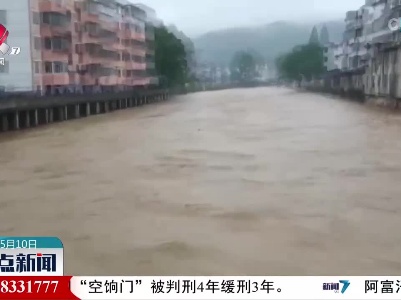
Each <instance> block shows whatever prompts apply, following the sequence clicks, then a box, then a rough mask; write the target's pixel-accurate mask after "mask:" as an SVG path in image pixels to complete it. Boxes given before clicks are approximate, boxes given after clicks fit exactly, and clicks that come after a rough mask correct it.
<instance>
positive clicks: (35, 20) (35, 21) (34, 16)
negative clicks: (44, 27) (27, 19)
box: [32, 12, 40, 25]
mask: <svg viewBox="0 0 401 300" xmlns="http://www.w3.org/2000/svg"><path fill="white" fill-rule="evenodd" d="M32 22H33V24H35V25H39V24H40V14H39V13H38V12H33V13H32Z"/></svg>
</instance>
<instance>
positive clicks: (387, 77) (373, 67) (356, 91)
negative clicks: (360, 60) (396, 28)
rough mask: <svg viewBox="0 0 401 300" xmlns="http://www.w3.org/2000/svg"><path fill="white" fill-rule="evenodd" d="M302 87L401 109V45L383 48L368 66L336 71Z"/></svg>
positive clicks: (376, 53) (370, 60)
mask: <svg viewBox="0 0 401 300" xmlns="http://www.w3.org/2000/svg"><path fill="white" fill-rule="evenodd" d="M302 87H304V88H305V89H307V90H311V91H318V92H325V93H331V94H336V95H340V96H344V97H347V98H351V99H353V100H358V101H363V102H366V103H369V104H373V105H378V106H386V107H393V108H400V106H401V104H400V103H401V45H400V44H384V45H381V47H380V48H378V49H376V50H375V52H374V55H372V57H370V58H369V60H368V62H367V63H366V65H365V66H364V67H361V68H359V69H353V70H349V71H339V70H334V71H331V72H328V73H326V74H325V75H324V76H323V78H322V79H320V80H312V81H310V82H304V83H302Z"/></svg>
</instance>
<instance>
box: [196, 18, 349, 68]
mask: <svg viewBox="0 0 401 300" xmlns="http://www.w3.org/2000/svg"><path fill="white" fill-rule="evenodd" d="M324 24H326V26H327V29H328V31H329V35H330V41H332V42H338V41H340V40H341V39H342V33H343V31H344V28H345V25H344V21H342V20H341V21H329V22H325V23H324ZM314 25H317V26H318V29H319V31H320V28H321V26H322V25H323V23H321V24H310V23H293V22H286V21H279V22H274V23H270V24H267V25H264V26H259V27H241V28H231V29H226V30H219V31H212V32H208V33H206V34H204V35H202V36H200V37H198V38H195V39H193V42H194V44H195V49H196V54H197V56H198V59H199V60H200V61H202V62H209V63H215V64H218V65H221V64H227V63H229V61H230V60H231V58H232V56H233V55H234V53H235V52H236V51H239V50H248V49H252V50H254V51H256V52H258V53H260V55H261V56H263V57H264V58H265V60H266V61H269V62H273V61H274V59H275V58H276V57H277V56H278V55H279V54H281V53H283V52H287V51H289V50H291V49H292V48H293V47H294V46H295V45H298V44H302V43H306V42H307V41H308V39H309V36H310V33H311V30H312V28H313V26H314Z"/></svg>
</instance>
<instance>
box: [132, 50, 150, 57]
mask: <svg viewBox="0 0 401 300" xmlns="http://www.w3.org/2000/svg"><path fill="white" fill-rule="evenodd" d="M130 53H132V54H133V55H137V56H140V57H145V56H146V50H143V49H135V48H131V49H130Z"/></svg>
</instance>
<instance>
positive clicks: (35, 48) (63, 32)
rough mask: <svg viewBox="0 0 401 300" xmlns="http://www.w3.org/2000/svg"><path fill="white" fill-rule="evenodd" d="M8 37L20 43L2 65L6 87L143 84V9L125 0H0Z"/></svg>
mask: <svg viewBox="0 0 401 300" xmlns="http://www.w3.org/2000/svg"><path fill="white" fill-rule="evenodd" d="M0 23H2V24H4V25H5V26H6V27H7V29H8V30H9V31H10V36H9V39H8V41H7V43H8V44H10V45H12V46H18V47H21V53H20V54H19V55H18V56H7V57H6V61H7V63H6V66H2V68H0V86H1V87H2V89H3V90H5V91H37V92H38V93H41V94H49V93H50V94H55V93H56V94H57V93H67V92H102V91H106V90H126V89H132V88H135V87H143V86H147V85H149V84H150V83H151V81H152V76H154V75H149V72H148V71H147V69H148V68H147V51H148V47H147V44H146V40H147V38H146V23H147V15H146V12H145V11H144V10H143V9H141V8H139V7H138V6H136V5H134V4H132V3H131V2H129V1H127V0H18V1H11V2H8V1H7V4H6V3H0Z"/></svg>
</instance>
